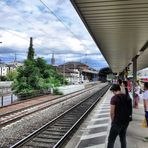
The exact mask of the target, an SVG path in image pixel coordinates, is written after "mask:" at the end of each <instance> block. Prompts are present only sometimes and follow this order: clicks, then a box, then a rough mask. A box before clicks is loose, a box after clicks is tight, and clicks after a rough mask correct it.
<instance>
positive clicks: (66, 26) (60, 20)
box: [39, 0, 87, 49]
mask: <svg viewBox="0 0 148 148" xmlns="http://www.w3.org/2000/svg"><path fill="white" fill-rule="evenodd" d="M39 1H40V2H41V3H42V4H43V5H44V6H45V7H46V8H47V9H48V11H49V13H51V14H53V15H54V16H55V17H56V18H57V20H58V21H59V22H61V23H62V24H63V25H64V26H65V28H66V29H67V30H68V31H69V32H70V33H71V34H72V35H73V37H74V38H76V39H77V40H78V41H79V42H80V45H82V46H83V47H85V48H86V45H84V43H82V41H81V40H80V39H79V38H78V37H77V36H76V35H75V34H74V33H73V31H72V30H71V29H70V28H69V26H68V25H67V24H66V23H64V21H63V20H62V19H61V18H60V17H59V16H58V15H57V14H55V12H54V11H52V10H51V9H50V8H49V7H48V6H47V4H46V3H45V2H43V1H42V0H39ZM86 49H87V48H86Z"/></svg>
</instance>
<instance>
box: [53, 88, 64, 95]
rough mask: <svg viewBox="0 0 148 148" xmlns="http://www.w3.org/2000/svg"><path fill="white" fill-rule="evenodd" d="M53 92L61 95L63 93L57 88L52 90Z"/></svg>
mask: <svg viewBox="0 0 148 148" xmlns="http://www.w3.org/2000/svg"><path fill="white" fill-rule="evenodd" d="M53 94H55V95H63V93H62V92H60V91H59V90H58V89H57V88H55V89H54V90H53Z"/></svg>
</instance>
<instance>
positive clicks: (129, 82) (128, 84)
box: [127, 78, 132, 92]
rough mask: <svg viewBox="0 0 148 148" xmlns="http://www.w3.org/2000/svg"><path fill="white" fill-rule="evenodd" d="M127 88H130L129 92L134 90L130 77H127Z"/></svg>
mask: <svg viewBox="0 0 148 148" xmlns="http://www.w3.org/2000/svg"><path fill="white" fill-rule="evenodd" d="M127 89H128V92H131V90H132V85H131V81H130V79H129V78H127Z"/></svg>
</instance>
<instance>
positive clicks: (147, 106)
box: [143, 82, 148, 142]
mask: <svg viewBox="0 0 148 148" xmlns="http://www.w3.org/2000/svg"><path fill="white" fill-rule="evenodd" d="M143 105H144V112H145V119H146V123H147V127H148V82H145V83H144V93H143ZM144 140H145V141H147V142H148V137H145V138H144Z"/></svg>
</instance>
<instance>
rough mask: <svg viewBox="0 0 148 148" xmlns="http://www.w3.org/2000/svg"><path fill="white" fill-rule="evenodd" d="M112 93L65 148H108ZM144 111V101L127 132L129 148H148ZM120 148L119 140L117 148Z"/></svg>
mask: <svg viewBox="0 0 148 148" xmlns="http://www.w3.org/2000/svg"><path fill="white" fill-rule="evenodd" d="M111 97H112V93H111V92H110V91H108V92H107V93H106V94H105V96H104V97H103V98H102V100H101V101H100V102H99V103H98V104H97V105H96V107H95V108H94V110H93V111H92V112H91V113H90V115H89V116H88V117H87V118H86V120H85V121H84V122H83V124H82V125H81V126H80V127H79V129H78V131H77V132H76V133H75V134H74V135H73V137H72V138H71V140H70V141H69V142H68V143H67V145H66V146H65V148H84V147H85V148H106V145H107V139H108V134H109V129H110V115H109V109H110V98H111ZM143 119H144V111H143V104H142V100H141V101H140V103H139V109H133V121H132V122H130V125H129V127H128V130H127V148H147V147H148V142H144V141H143V138H144V137H146V136H148V128H143V127H142V121H143ZM114 148H120V142H119V138H117V139H116V142H115V147H114Z"/></svg>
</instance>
